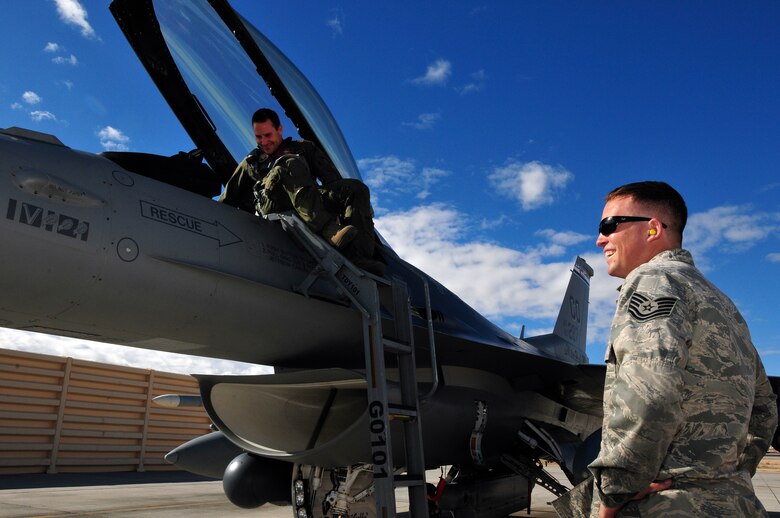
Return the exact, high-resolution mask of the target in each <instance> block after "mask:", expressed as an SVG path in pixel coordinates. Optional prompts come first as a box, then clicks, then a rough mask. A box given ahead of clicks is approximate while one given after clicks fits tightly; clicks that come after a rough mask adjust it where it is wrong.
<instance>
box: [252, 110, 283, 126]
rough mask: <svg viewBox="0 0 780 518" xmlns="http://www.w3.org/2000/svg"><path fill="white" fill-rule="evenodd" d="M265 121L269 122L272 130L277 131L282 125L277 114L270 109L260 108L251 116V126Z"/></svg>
mask: <svg viewBox="0 0 780 518" xmlns="http://www.w3.org/2000/svg"><path fill="white" fill-rule="evenodd" d="M265 121H271V124H273V125H274V128H277V129H278V128H279V126H280V125H281V124H282V123H281V121H280V120H279V115H277V113H276V112H275V111H273V110H272V109H271V108H260V109H259V110H257V111H256V112H255V113H254V114H253V115H252V124H255V123H261V122H265Z"/></svg>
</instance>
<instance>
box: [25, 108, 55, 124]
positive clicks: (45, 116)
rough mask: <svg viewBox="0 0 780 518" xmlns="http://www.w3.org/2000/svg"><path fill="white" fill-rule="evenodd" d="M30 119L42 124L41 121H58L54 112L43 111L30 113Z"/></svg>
mask: <svg viewBox="0 0 780 518" xmlns="http://www.w3.org/2000/svg"><path fill="white" fill-rule="evenodd" d="M30 117H31V118H32V120H34V121H35V122H41V121H56V120H57V117H55V115H54V114H53V113H52V112H49V111H42V110H35V111H32V112H30Z"/></svg>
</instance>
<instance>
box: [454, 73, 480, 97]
mask: <svg viewBox="0 0 780 518" xmlns="http://www.w3.org/2000/svg"><path fill="white" fill-rule="evenodd" d="M485 84H487V74H486V73H485V71H484V70H483V69H480V70H477V71H476V72H474V73H473V74H471V82H469V83H466V84H465V85H463V86H460V87H458V88H455V90H456V91H457V92H458V93H459V94H460V95H466V94H470V93H473V92H479V91H480V90H482V89H484V88H485Z"/></svg>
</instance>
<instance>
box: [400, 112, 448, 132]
mask: <svg viewBox="0 0 780 518" xmlns="http://www.w3.org/2000/svg"><path fill="white" fill-rule="evenodd" d="M439 119H441V114H440V113H421V114H420V115H419V116H418V117H417V120H416V121H414V122H403V123H401V124H402V125H403V126H409V127H411V128H414V129H418V130H427V129H431V128H432V127H433V126H434V125H435V124H436V123H437V122H438V121H439Z"/></svg>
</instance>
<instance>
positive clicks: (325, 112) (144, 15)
mask: <svg viewBox="0 0 780 518" xmlns="http://www.w3.org/2000/svg"><path fill="white" fill-rule="evenodd" d="M111 12H112V13H113V15H114V18H116V20H117V22H118V23H119V26H120V27H121V29H122V31H123V32H124V34H125V36H126V37H127V39H128V41H129V42H130V45H132V47H133V49H134V50H135V53H136V55H137V56H138V58H139V59H140V60H141V62H142V63H143V65H144V67H145V68H146V70H147V72H148V73H149V75H150V76H151V78H152V80H153V81H154V82H155V84H156V85H157V87H158V88H159V90H160V92H161V93H162V94H163V97H165V100H166V101H167V102H168V105H169V106H170V107H171V109H172V110H173V112H174V114H175V115H176V117H177V118H178V119H179V121H180V122H181V124H182V126H183V127H184V129H185V130H186V131H187V133H188V134H189V135H190V137H191V138H192V140H193V142H194V143H195V145H196V146H198V148H199V149H201V150H202V151H203V152H204V154H205V157H206V160H207V161H208V162H209V164H210V165H211V167H212V168H213V169H214V170H215V171H216V172H217V174H218V175H219V177H220V178H221V180H222V182H223V183H225V182H226V181H227V180H228V178H229V177H230V175H231V174H232V173H233V170H234V169H235V167H236V165H237V163H238V162H239V161H240V160H241V159H242V158H243V157H244V156H245V155H246V153H247V152H248V151H249V150H250V149H251V148H252V147H253V146H254V142H255V138H254V134H253V133H252V128H251V125H250V118H251V116H252V113H254V111H255V110H257V109H258V108H261V107H273V105H274V104H278V105H280V106H281V107H282V110H283V111H284V114H285V115H286V116H287V117H288V118H289V119H290V120H291V121H292V122H293V124H295V127H296V128H297V130H298V134H299V135H300V136H301V137H302V138H305V139H308V140H311V141H314V142H315V143H317V144H318V145H319V146H320V147H321V148H322V149H323V150H324V151H325V153H327V154H328V156H329V157H330V159H331V160H332V161H333V163H334V164H335V166H336V168H337V169H338V170H339V172H340V173H341V175H342V176H343V177H345V178H358V179H359V178H360V173H359V172H358V169H357V165H356V164H355V160H354V158H353V157H352V153H351V152H350V150H349V147H348V146H347V143H346V141H345V140H344V136H343V134H342V133H341V130H340V129H339V127H338V125H337V124H336V121H335V120H334V118H333V115H332V114H331V113H330V110H329V109H328V107H327V106H326V105H325V103H324V102H323V100H322V98H321V97H320V96H319V94H318V93H317V91H316V90H315V89H314V87H313V86H312V85H311V83H309V81H308V80H307V79H306V77H305V76H304V75H303V74H302V73H301V72H300V71H299V70H298V69H297V68H296V67H295V65H293V64H292V62H291V61H290V60H289V59H287V57H286V56H285V55H284V54H283V53H282V52H281V51H280V50H279V49H278V48H276V46H274V44H273V43H271V42H270V41H269V40H268V38H266V37H265V36H264V35H263V34H262V33H261V32H260V31H259V30H257V29H256V28H255V27H253V26H252V25H251V24H250V23H249V22H247V21H246V20H245V19H244V18H243V17H241V15H239V14H238V13H236V12H235V11H234V10H233V8H232V7H230V5H229V4H228V3H227V1H226V0H158V1H155V0H114V1H113V2H112V3H111ZM274 100H275V102H274ZM280 115H281V114H280Z"/></svg>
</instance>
